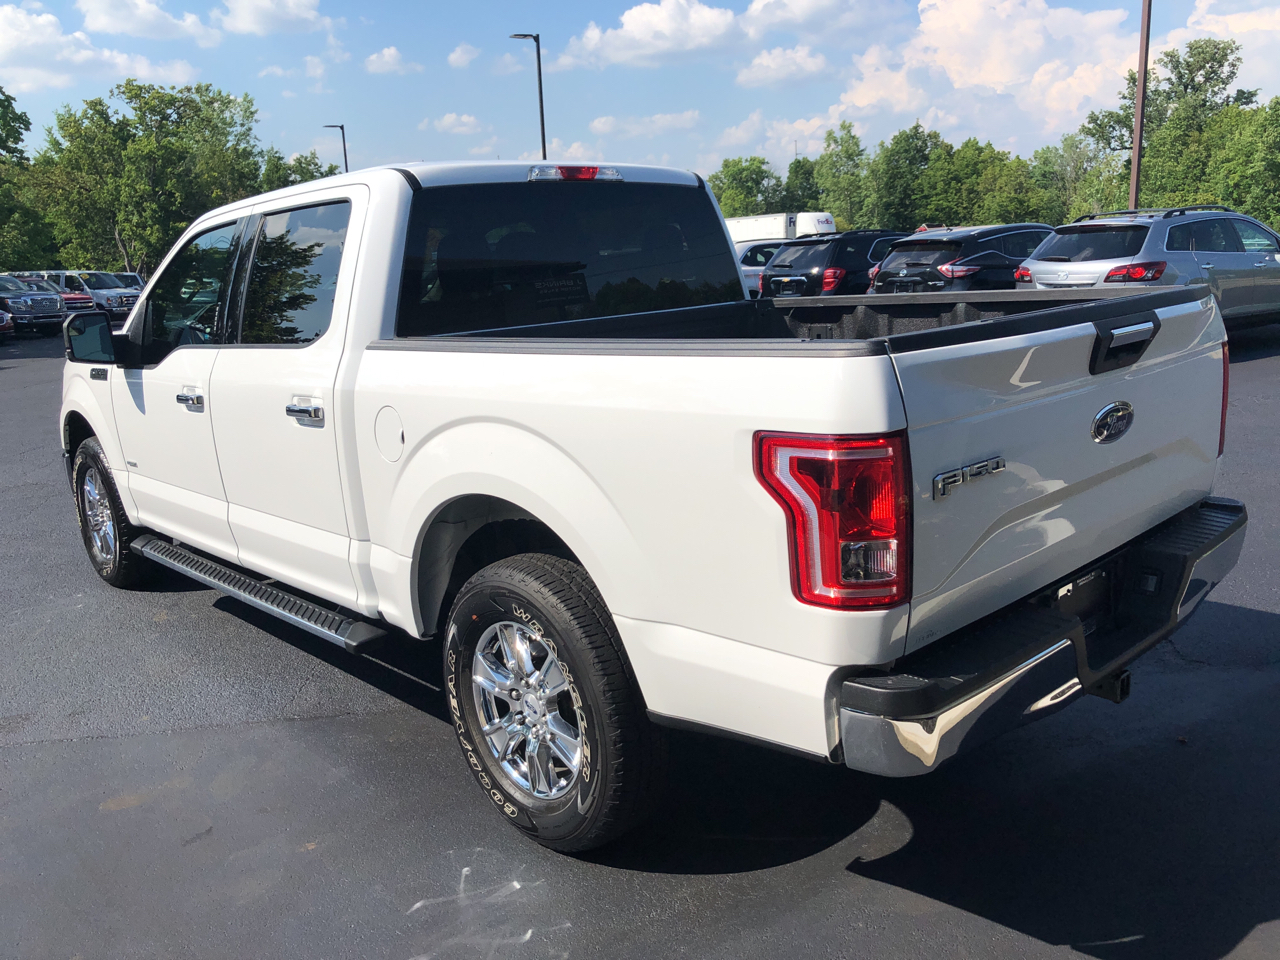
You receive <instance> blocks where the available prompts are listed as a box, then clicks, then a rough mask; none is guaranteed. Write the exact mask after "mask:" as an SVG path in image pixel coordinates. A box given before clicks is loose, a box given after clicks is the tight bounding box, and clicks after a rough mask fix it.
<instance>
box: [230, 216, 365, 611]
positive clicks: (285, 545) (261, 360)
mask: <svg viewBox="0 0 1280 960" xmlns="http://www.w3.org/2000/svg"><path fill="white" fill-rule="evenodd" d="M297 202H298V201H297V198H294V204H295V206H294V207H293V208H292V209H288V208H286V209H284V210H279V211H273V210H271V209H270V208H266V209H264V210H263V211H262V212H261V216H260V219H256V221H255V226H254V227H252V228H251V232H252V233H253V237H252V238H251V239H246V247H245V257H246V258H248V259H249V260H250V263H251V266H250V268H249V276H248V282H247V285H246V286H245V287H243V290H244V294H243V309H242V315H241V316H240V317H237V318H235V319H233V321H232V326H233V328H234V329H233V333H232V335H231V337H230V338H229V339H230V341H231V343H230V345H228V346H227V347H224V348H223V349H222V351H221V352H220V356H219V358H218V365H217V367H216V368H215V369H214V372H213V394H214V397H215V398H216V400H217V406H216V408H215V409H214V411H213V431H214V434H215V435H216V437H217V445H218V462H219V464H220V465H221V468H222V481H223V483H224V484H226V491H227V500H228V502H229V504H230V506H229V513H228V516H229V520H230V524H231V529H232V531H233V533H234V534H235V538H236V543H237V545H238V547H239V551H240V562H241V563H242V564H243V565H245V566H246V567H249V568H250V569H252V570H257V571H260V572H262V573H266V574H268V575H270V576H273V577H276V578H278V579H279V580H282V581H284V582H285V583H289V584H293V585H296V586H299V587H302V588H303V589H305V590H307V591H309V592H311V593H314V594H317V595H319V596H322V597H325V598H326V599H329V600H333V601H334V602H337V603H342V604H346V605H348V606H352V605H354V604H355V602H356V584H355V578H354V577H353V575H352V572H351V564H350V560H349V552H350V545H351V533H350V530H349V528H348V525H347V513H346V504H345V501H344V499H343V493H342V480H341V477H340V475H339V470H338V445H337V439H336V429H335V428H336V424H335V423H334V420H335V417H336V416H337V410H336V398H335V390H334V384H335V379H336V377H337V372H338V364H339V361H340V360H341V359H342V351H343V334H344V332H345V329H346V310H347V303H348V302H349V299H350V288H351V285H352V277H353V274H354V267H355V263H354V257H346V258H344V256H343V248H344V246H346V245H347V240H348V234H349V228H350V227H352V226H353V222H352V217H351V212H352V202H351V200H349V199H347V198H345V197H343V198H335V199H333V200H328V201H325V202H321V201H318V200H317V201H315V202H313V203H312V205H309V206H303V207H299V206H297V205H296V204H297Z"/></svg>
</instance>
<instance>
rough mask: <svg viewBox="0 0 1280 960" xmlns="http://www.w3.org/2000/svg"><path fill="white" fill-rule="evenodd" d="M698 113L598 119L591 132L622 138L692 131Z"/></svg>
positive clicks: (687, 111) (591, 124)
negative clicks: (615, 135)
mask: <svg viewBox="0 0 1280 960" xmlns="http://www.w3.org/2000/svg"><path fill="white" fill-rule="evenodd" d="M698 119H699V115H698V111H697V110H686V111H684V113H655V114H653V116H650V117H627V118H625V119H622V120H619V119H618V118H617V117H596V118H595V119H594V120H592V121H591V123H590V125H589V126H590V130H591V132H592V133H594V134H596V135H597V136H606V135H608V134H617V135H618V136H620V137H656V136H660V135H661V134H664V133H672V132H674V131H676V130H691V129H692V128H693V127H695V126H697V124H698Z"/></svg>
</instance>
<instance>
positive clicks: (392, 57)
mask: <svg viewBox="0 0 1280 960" xmlns="http://www.w3.org/2000/svg"><path fill="white" fill-rule="evenodd" d="M364 68H365V69H366V70H368V71H369V72H370V73H399V74H406V73H415V72H418V71H420V70H421V69H422V64H420V63H406V62H405V59H404V57H402V56H401V55H400V51H399V50H397V49H396V48H395V47H384V48H383V49H381V50H379V51H378V52H377V53H374V54H370V55H369V56H367V57H365V59H364Z"/></svg>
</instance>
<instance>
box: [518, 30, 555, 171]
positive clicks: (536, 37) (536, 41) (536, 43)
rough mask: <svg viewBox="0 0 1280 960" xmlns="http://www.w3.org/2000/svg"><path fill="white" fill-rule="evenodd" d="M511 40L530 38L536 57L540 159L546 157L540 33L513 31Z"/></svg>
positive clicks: (545, 119) (545, 121) (545, 116)
mask: <svg viewBox="0 0 1280 960" xmlns="http://www.w3.org/2000/svg"><path fill="white" fill-rule="evenodd" d="M511 39H512V40H532V41H533V50H534V55H535V56H536V57H537V58H538V126H539V128H540V129H541V131H542V159H543V160H545V159H547V115H546V113H545V112H544V111H543V109H542V34H540V33H513V34H511Z"/></svg>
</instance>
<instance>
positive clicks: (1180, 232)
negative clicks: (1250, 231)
mask: <svg viewBox="0 0 1280 960" xmlns="http://www.w3.org/2000/svg"><path fill="white" fill-rule="evenodd" d="M1164 248H1165V249H1166V250H1193V251H1199V252H1201V253H1238V252H1239V251H1240V249H1241V248H1240V242H1239V240H1238V239H1237V237H1236V232H1235V230H1234V229H1233V228H1232V226H1231V221H1229V220H1224V219H1222V218H1221V217H1215V218H1212V219H1207V220H1192V221H1191V222H1189V223H1179V224H1177V225H1176V226H1173V227H1170V228H1169V235H1168V236H1167V237H1166V238H1165V243H1164Z"/></svg>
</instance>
